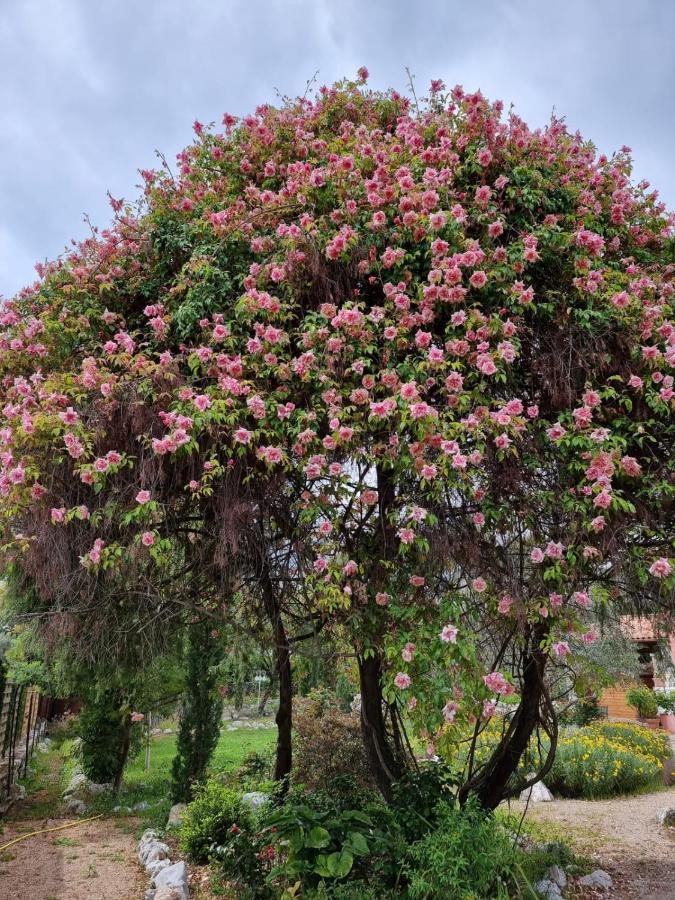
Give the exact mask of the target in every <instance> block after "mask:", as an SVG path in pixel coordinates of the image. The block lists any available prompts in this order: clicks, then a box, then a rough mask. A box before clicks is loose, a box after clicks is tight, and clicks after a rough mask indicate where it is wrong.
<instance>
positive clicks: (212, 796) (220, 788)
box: [180, 781, 253, 862]
mask: <svg viewBox="0 0 675 900" xmlns="http://www.w3.org/2000/svg"><path fill="white" fill-rule="evenodd" d="M252 819H253V816H252V813H251V811H250V810H249V808H248V807H246V806H244V805H242V802H241V794H240V793H239V792H238V791H236V790H234V789H233V788H231V787H227V786H226V785H224V784H221V783H220V782H218V781H208V782H207V783H206V784H205V785H204V786H203V787H200V788H198V789H197V791H196V794H195V799H194V800H193V801H192V803H190V804H188V807H187V809H186V810H185V815H184V816H183V822H182V825H181V834H180V843H181V848H182V850H183V851H184V852H185V853H186V854H187V856H188V857H189V858H190V859H191V860H193V861H194V862H206V860H208V858H209V856H210V854H211V851H212V848H213V847H214V846H219V847H223V846H225V845H227V844H228V842H229V841H230V840H232V839H233V838H235V837H236V836H237V834H239V832H240V831H248V830H250V829H251V827H252ZM233 828H234V830H233Z"/></svg>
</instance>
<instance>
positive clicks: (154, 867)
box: [145, 859, 171, 878]
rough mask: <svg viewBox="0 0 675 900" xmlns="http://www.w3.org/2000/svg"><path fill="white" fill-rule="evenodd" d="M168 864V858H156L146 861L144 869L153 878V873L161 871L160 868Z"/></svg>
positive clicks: (169, 861) (169, 862) (169, 863)
mask: <svg viewBox="0 0 675 900" xmlns="http://www.w3.org/2000/svg"><path fill="white" fill-rule="evenodd" d="M170 865H171V860H170V859H156V860H155V861H154V862H151V863H146V866H145V871H146V872H147V873H148V875H149V876H150V877H151V878H154V877H155V875H158V874H159V873H160V872H161V871H162V869H166V867H167V866H170Z"/></svg>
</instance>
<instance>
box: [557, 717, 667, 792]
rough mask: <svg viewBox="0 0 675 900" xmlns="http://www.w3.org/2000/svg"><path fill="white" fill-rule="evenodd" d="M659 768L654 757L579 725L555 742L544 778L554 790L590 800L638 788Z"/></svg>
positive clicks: (656, 758)
mask: <svg viewBox="0 0 675 900" xmlns="http://www.w3.org/2000/svg"><path fill="white" fill-rule="evenodd" d="M661 767H662V761H661V760H660V759H659V758H658V757H657V756H653V755H651V754H648V753H643V752H641V751H639V750H637V749H631V748H630V747H629V746H627V745H626V744H621V743H618V742H616V741H614V740H610V739H609V738H608V737H605V736H603V735H602V734H599V733H592V729H586V728H583V729H580V730H579V731H577V732H573V733H570V734H568V735H565V736H563V737H561V739H560V740H559V741H558V747H557V751H556V756H555V761H554V763H553V768H552V769H551V772H550V773H549V775H548V777H547V779H546V780H547V783H548V786H549V787H550V788H551V790H552V791H553V792H554V793H559V794H562V795H563V796H565V797H584V798H587V799H592V798H595V797H608V796H612V795H613V794H627V793H631V792H632V791H636V790H639V789H640V788H643V787H645V786H647V785H649V784H650V783H651V782H655V781H656V779H657V778H658V776H659V773H660V772H661Z"/></svg>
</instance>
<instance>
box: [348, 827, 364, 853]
mask: <svg viewBox="0 0 675 900" xmlns="http://www.w3.org/2000/svg"><path fill="white" fill-rule="evenodd" d="M345 849H346V850H351V852H352V853H353V854H354V855H355V856H367V855H368V853H369V852H370V848H369V847H368V841H367V840H366V839H365V838H364V836H363V835H362V834H361V832H360V831H350V832H349V833H348V834H347V840H346V841H345Z"/></svg>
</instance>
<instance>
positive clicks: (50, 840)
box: [0, 819, 147, 900]
mask: <svg viewBox="0 0 675 900" xmlns="http://www.w3.org/2000/svg"><path fill="white" fill-rule="evenodd" d="M68 821H69V820H68V819H39V820H35V819H32V820H31V819H23V820H21V821H19V822H11V823H8V824H7V825H6V827H5V828H4V830H3V833H2V836H0V845H2V844H5V843H7V842H8V841H10V840H11V839H12V838H13V837H17V836H18V835H19V834H23V833H26V832H28V831H36V830H38V829H41V828H53V827H55V826H57V825H65V824H67V822H68ZM70 821H74V820H70ZM136 849H137V848H136V840H135V837H134V833H133V824H132V825H131V827H130V825H129V821H127V822H125V823H120V822H118V820H116V819H96V820H95V821H93V822H87V823H85V824H82V825H77V826H76V827H75V828H66V829H64V830H62V831H56V832H53V833H51V834H41V835H36V836H35V837H30V838H27V839H26V840H25V841H21V842H20V843H18V844H14V845H13V846H12V847H9V848H8V849H7V850H5V851H3V852H0V900H84V898H86V900H138V898H139V897H142V896H143V892H144V889H145V887H147V879H146V878H144V877H143V875H142V873H141V870H140V868H139V866H138V865H137V863H136Z"/></svg>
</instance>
